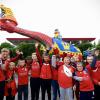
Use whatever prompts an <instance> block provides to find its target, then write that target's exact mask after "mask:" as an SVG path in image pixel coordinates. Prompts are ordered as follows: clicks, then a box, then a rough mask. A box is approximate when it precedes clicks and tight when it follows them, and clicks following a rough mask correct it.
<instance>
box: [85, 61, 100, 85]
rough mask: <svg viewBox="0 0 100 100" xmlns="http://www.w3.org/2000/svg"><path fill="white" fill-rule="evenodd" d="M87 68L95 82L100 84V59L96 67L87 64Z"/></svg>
mask: <svg viewBox="0 0 100 100" xmlns="http://www.w3.org/2000/svg"><path fill="white" fill-rule="evenodd" d="M86 68H87V69H88V71H89V73H90V75H91V77H92V79H93V82H94V84H95V85H98V82H100V77H99V76H100V61H97V62H96V65H95V68H93V69H92V68H91V66H90V65H87V66H86Z"/></svg>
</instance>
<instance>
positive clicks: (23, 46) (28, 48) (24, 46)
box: [16, 42, 35, 58]
mask: <svg viewBox="0 0 100 100" xmlns="http://www.w3.org/2000/svg"><path fill="white" fill-rule="evenodd" d="M16 49H18V50H20V51H22V52H23V57H24V58H26V57H27V56H31V54H32V53H33V52H35V45H34V43H26V42H22V43H20V44H18V45H17V47H16Z"/></svg>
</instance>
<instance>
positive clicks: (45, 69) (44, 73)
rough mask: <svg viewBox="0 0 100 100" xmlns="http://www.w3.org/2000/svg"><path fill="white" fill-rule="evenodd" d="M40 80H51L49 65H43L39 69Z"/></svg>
mask: <svg viewBox="0 0 100 100" xmlns="http://www.w3.org/2000/svg"><path fill="white" fill-rule="evenodd" d="M40 78H42V79H51V78H52V72H51V66H50V64H46V63H43V65H42V68H41V74H40Z"/></svg>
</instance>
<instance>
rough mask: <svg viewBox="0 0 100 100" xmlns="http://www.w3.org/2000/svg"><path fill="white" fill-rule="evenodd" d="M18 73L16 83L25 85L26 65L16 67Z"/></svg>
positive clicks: (26, 76) (26, 81)
mask: <svg viewBox="0 0 100 100" xmlns="http://www.w3.org/2000/svg"><path fill="white" fill-rule="evenodd" d="M16 72H17V74H18V85H27V84H28V72H29V70H28V67H20V66H18V68H17V69H16Z"/></svg>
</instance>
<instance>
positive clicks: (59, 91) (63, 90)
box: [0, 43, 100, 100]
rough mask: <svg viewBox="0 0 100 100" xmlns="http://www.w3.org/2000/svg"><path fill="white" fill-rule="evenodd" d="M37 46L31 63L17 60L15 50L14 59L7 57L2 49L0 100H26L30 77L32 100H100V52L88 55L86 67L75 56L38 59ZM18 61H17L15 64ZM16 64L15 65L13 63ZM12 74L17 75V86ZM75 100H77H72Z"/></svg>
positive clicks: (46, 54)
mask: <svg viewBox="0 0 100 100" xmlns="http://www.w3.org/2000/svg"><path fill="white" fill-rule="evenodd" d="M38 45H39V44H38V43H36V44H35V47H36V48H35V49H36V52H34V53H32V62H30V63H28V62H27V61H26V60H25V59H20V55H21V52H19V51H17V56H16V57H15V58H12V59H11V58H7V57H8V56H9V50H8V49H6V48H3V49H2V50H1V57H0V100H3V98H4V96H6V100H15V96H16V93H17V92H18V100H22V97H24V100H28V93H29V92H28V83H29V76H30V88H31V100H39V93H40V88H41V96H42V97H41V100H45V94H46V92H47V95H48V100H51V99H52V98H51V86H52V91H53V100H57V98H59V99H60V100H76V99H77V100H100V95H99V93H100V77H99V75H100V61H97V56H98V55H99V50H95V53H94V55H89V56H87V60H86V62H85V64H83V62H82V61H83V60H82V59H79V58H78V56H77V57H71V56H67V55H66V56H65V57H63V58H62V57H60V56H59V55H55V54H54V55H53V56H52V57H51V58H50V56H49V55H48V52H45V53H44V54H43V56H42V57H41V56H40V53H39V50H38ZM17 60H18V61H17ZM14 61H17V64H15V63H14ZM15 74H17V76H18V86H17V85H16V80H15ZM75 98H76V99H75Z"/></svg>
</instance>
